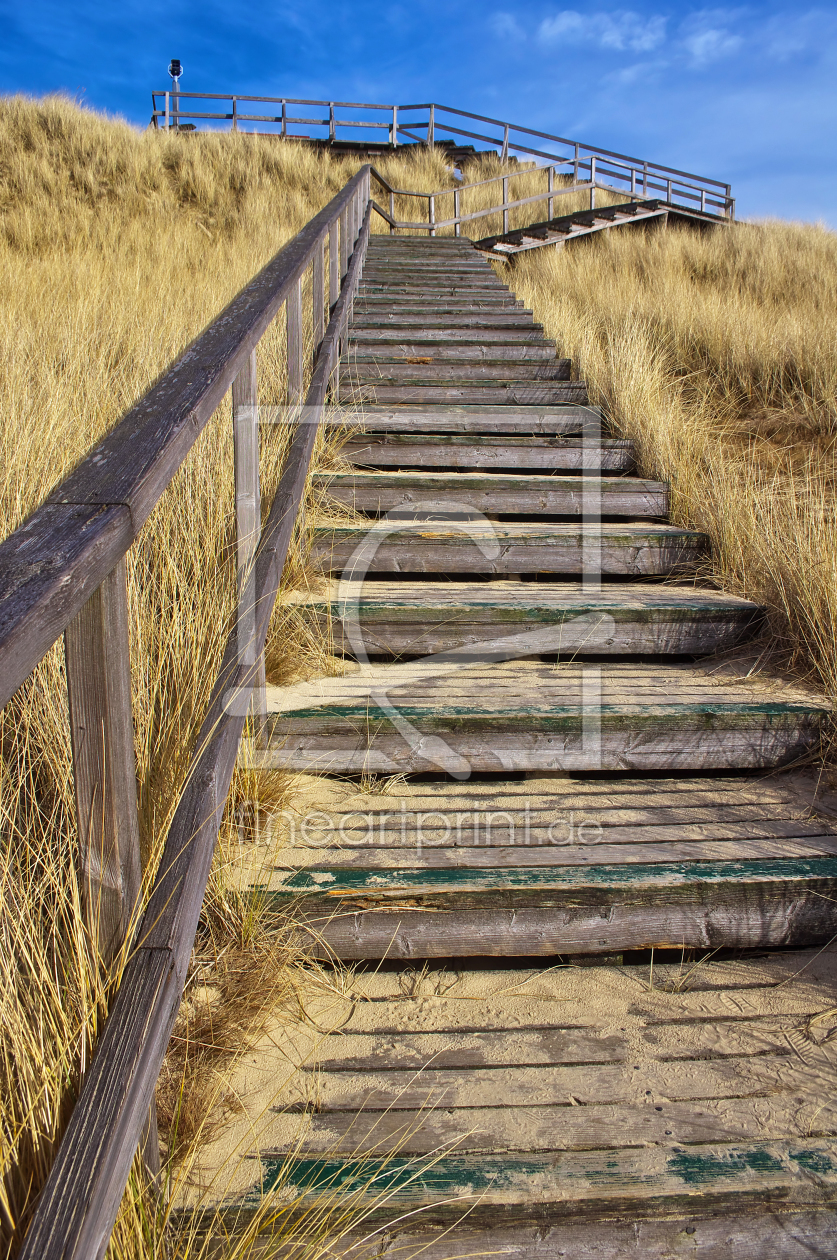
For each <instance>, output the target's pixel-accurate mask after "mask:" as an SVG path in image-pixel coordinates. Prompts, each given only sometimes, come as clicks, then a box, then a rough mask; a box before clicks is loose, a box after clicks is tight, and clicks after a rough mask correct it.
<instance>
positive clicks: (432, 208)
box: [427, 193, 436, 236]
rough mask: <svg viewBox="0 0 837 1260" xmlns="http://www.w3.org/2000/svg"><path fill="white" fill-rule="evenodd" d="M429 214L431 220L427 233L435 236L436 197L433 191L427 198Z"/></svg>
mask: <svg viewBox="0 0 837 1260" xmlns="http://www.w3.org/2000/svg"><path fill="white" fill-rule="evenodd" d="M427 215H428V219H429V222H430V227H429V228H428V231H427V235H428V236H435V235H436V229H435V227H434V226H433V225H434V223H435V222H436V198H435V197H434V196H433V195H432V193H431V195H430V196H429V197H428V198H427Z"/></svg>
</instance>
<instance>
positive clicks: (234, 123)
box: [232, 97, 246, 131]
mask: <svg viewBox="0 0 837 1260" xmlns="http://www.w3.org/2000/svg"><path fill="white" fill-rule="evenodd" d="M245 112H246V111H245ZM232 129H233V131H238V103H237V101H236V99H235V97H233V98H232Z"/></svg>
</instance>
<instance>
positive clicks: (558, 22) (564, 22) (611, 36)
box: [538, 9, 667, 52]
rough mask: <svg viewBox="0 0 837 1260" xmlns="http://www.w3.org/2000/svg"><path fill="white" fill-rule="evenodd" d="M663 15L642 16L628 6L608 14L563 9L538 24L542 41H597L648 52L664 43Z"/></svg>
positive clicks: (589, 42) (621, 49) (607, 45)
mask: <svg viewBox="0 0 837 1260" xmlns="http://www.w3.org/2000/svg"><path fill="white" fill-rule="evenodd" d="M666 21H667V19H666V18H664V17H660V16H656V17H650V18H644V17H642V16H641V15H640V14H639V13H634V12H632V11H631V10H629V9H614V10H613V11H612V12H610V13H578V12H577V11H576V10H575V9H563V10H562V11H561V12H560V13H556V14H555V15H554V16H553V17H551V18H545V19H544V20H543V22H541V24H540V26H539V27H538V39H539V40H540V42H541V43H544V44H561V43H568V44H598V45H599V47H600V48H611V49H614V50H615V51H617V52H651V51H652V50H653V49H655V48H659V46H660V45H661V44H662V43H664V42H665V37H666Z"/></svg>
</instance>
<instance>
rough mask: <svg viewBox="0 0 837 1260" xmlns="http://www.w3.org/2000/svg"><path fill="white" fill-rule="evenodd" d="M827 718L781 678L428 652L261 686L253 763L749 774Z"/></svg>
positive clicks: (808, 741) (322, 768)
mask: <svg viewBox="0 0 837 1260" xmlns="http://www.w3.org/2000/svg"><path fill="white" fill-rule="evenodd" d="M357 668H358V667H357V666H355V667H354V670H355V671H357ZM384 695H385V696H386V697H387V704H386V707H385V709H382V708H381V706H380V704H379V700H380V698H381V697H382V696H384ZM827 713H828V710H827V708H826V706H825V705H824V704H823V703H822V702H821V701H819V700H817V699H815V698H814V697H812V696H809V695H804V694H802V693H801V692H799V691H795V690H793V689H790V688H787V687H784V686H781V685H779V684H778V683H775V684H768V683H761V682H757V681H756V682H754V681H752V680H749V681H744V682H735V681H723V682H721V681H719V680H718V679H717V678H714V677H712V676H711V675H707V674H706V673H705V672H703V671H702V670H700V669H698V668H696V667H690V666H676V665H667V666H650V665H625V664H618V665H617V664H613V665H609V664H605V665H595V666H589V665H571V664H562V665H560V666H557V667H556V666H553V665H548V664H540V663H535V662H531V661H519V660H517V661H512V662H508V663H502V662H500V663H497V664H493V665H489V666H486V665H484V664H468V663H467V661H465V662H463V661H462V660H457V659H456V658H453V659H449V660H442V661H438V660H434V659H433V658H428V659H427V660H421V659H420V660H416V661H410V662H404V663H400V664H393V665H381V666H373V667H368V668H367V669H365V670H364V671H362V672H350V673H348V674H347V675H346V676H344V677H339V678H328V679H318V680H314V681H313V682H310V683H299V684H296V685H294V686H290V687H286V688H275V689H270V691H269V693H268V714H269V716H268V739H267V750H266V751H265V753H264V754H261V755H260V764H261V765H262V766H263V767H267V766H270V767H273V768H284V769H288V770H307V771H311V772H316V773H328V774H340V773H361V772H367V773H381V774H403V773H416V772H427V771H435V772H437V773H438V772H443V773H449V774H454V775H455V776H456V777H463V776H464V777H467V776H468V775H469V774H471V773H473V772H476V771H479V772H484V771H494V772H496V771H506V772H509V771H513V772H518V771H533V770H536V771H545V770H549V771H556V770H558V771H560V770H563V771H567V770H571V771H589V770H638V771H649V770H659V769H667V770H670V771H671V770H678V771H690V772H694V771H697V770H708V769H727V770H729V769H740V770H745V769H754V768H759V767H770V766H777V765H782V764H784V763H786V762H788V761H791V760H794V759H796V758H798V757H801V756H803V755H805V754H807V753H809V752H810V751H811V750H812V749H815V748H816V746H817V743H818V740H819V736H820V728H821V725H822V722H823V721H824V719H825V718H826V716H827Z"/></svg>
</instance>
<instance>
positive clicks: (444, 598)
mask: <svg viewBox="0 0 837 1260" xmlns="http://www.w3.org/2000/svg"><path fill="white" fill-rule="evenodd" d="M342 599H343V601H344V603H343V604H342V605H341V603H340V602H339V599H338V587H337V584H336V583H334V584H333V589H332V590H331V591H330V593H329V594H327V595H323V596H309V595H307V594H306V593H300V594H299V595H298V596H295V597H294V596H292V597H289V600H288V602H289V604H292V605H294V606H295V607H298V608H299V609H300V610H301V611H302V612H303V614H304V616H305V617H306V618H307V619H308V620H309V621H311V622H312V623H313V624H316V625H317V626H318V629H319V631H320V632H321V633H324V634H325V633H327V634H328V635H329V636H330V638H331V641H332V642H333V643H334V645H335V649H336V650H337V651H345V652H346V653H347V654H351V652H352V650H353V649H352V645H351V641H350V640H349V638H348V637H347V634H346V628H345V627H344V624H343V613H345V614H346V615H347V616H349V615H350V613H349V609H351V616H352V618H353V624H354V621H355V620H356V621H357V625H358V627H359V629H360V632H361V633H362V636H363V642H364V644H365V647H366V651H367V653H368V654H370V655H406V654H411V655H422V654H425V653H429V652H446V651H451V650H455V649H457V648H462V647H465V646H466V645H469V644H470V645H473V646H474V647H475V648H477V646H478V645H479V644H481V643H487V644H488V646H489V650H490V643H491V640H493V639H496V638H500V637H502V636H503V635H507V634H509V633H514V632H515V631H521V630H527V629H528V630H536V629H542V630H547V629H548V628H549V627H553V633H552V636H551V638H550V637H549V635H548V634H547V635H542V636H540V637H538V639H537V642H536V645H535V644H533V647H532V653H530V654H533V653H534V652H536V651H537V652H538V653H543V652H546V651H548V650H549V649H550V648H551V649H553V650H554V651H555V652H556V653H560V654H561V655H563V656H567V655H573V654H575V653H577V652H583V651H584V650H585V647H586V648H588V650H589V648H590V644H589V642H588V641H589V638H590V630H591V620H590V619H591V618H595V617H596V616H599V617H601V616H604V615H606V616H607V617H608V618H610V619H611V620H612V624H611V623H610V622H609V623H608V624H609V630H608V634H607V635H606V636H604V637H602V636H600V635H599V636H596V642H595V652H596V654H597V655H617V654H633V655H636V654H642V653H655V654H656V653H660V654H665V653H669V654H672V653H676V654H681V653H695V654H698V653H704V652H713V651H719V650H722V649H724V648H729V647H732V646H734V645H735V644H736V643H738V642H740V641H741V640H743V639H745V638H746V637H747V636H748V635H750V634H752V633H754V632H756V631H757V630H758V628H759V626H760V625H761V624H762V620H763V615H764V614H763V610H762V609H761V608H759V607H758V606H757V605H754V604H750V603H748V602H747V601H746V600H739V599H737V598H735V597H734V596H723V595H721V594H720V593H719V592H716V591H700V590H694V589H691V588H677V587H671V586H662V587H660V586H644V585H641V584H637V585H631V586H625V585H623V584H621V583H618V584H613V585H608V586H607V587H606V588H605V589H603V590H602V591H601V592H600V593H599V594H597V595H591V594H590V593H589V592H587V593H585V592H584V590H583V589H582V588H581V587H580V585H579V584H578V583H576V582H567V583H560V584H559V583H548V584H547V583H520V582H504V581H495V582H491V583H487V584H484V583H479V584H474V583H471V582H444V583H441V582H410V581H402V582H397V583H396V582H387V581H379V582H374V583H366V584H365V585H364V584H360V583H357V584H356V583H347V584H346V585H345V586H344V587H343V590H342ZM346 601H348V605H347V603H346ZM476 654H477V655H478V652H477V653H476ZM521 654H523V652H522V651H521Z"/></svg>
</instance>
